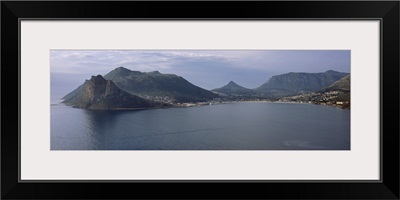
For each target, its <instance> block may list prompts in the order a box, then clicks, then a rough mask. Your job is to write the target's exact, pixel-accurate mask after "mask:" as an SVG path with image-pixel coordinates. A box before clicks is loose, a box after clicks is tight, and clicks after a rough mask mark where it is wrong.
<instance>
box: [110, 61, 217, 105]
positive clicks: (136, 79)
mask: <svg viewBox="0 0 400 200" xmlns="http://www.w3.org/2000/svg"><path fill="white" fill-rule="evenodd" d="M104 78H105V79H108V80H112V81H113V82H114V83H115V85H117V86H118V87H119V88H120V89H122V90H124V91H126V92H129V93H131V94H135V95H138V96H141V97H143V98H146V99H151V100H162V101H166V102H170V103H183V102H200V101H207V100H211V99H213V98H216V97H218V95H217V94H214V93H212V92H210V91H208V90H205V89H203V88H200V87H198V86H195V85H193V84H192V83H190V82H189V81H187V80H186V79H184V78H182V77H180V76H177V75H175V74H162V73H160V72H158V71H154V72H148V73H146V72H139V71H132V70H129V69H127V68H124V67H118V68H116V69H114V70H112V71H111V72H109V73H107V74H106V75H104Z"/></svg>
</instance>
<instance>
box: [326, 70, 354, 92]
mask: <svg viewBox="0 0 400 200" xmlns="http://www.w3.org/2000/svg"><path fill="white" fill-rule="evenodd" d="M326 90H327V91H332V90H341V91H350V74H349V75H347V76H345V77H343V78H341V79H340V80H338V81H336V82H334V83H333V84H332V85H330V86H329V87H328V88H326Z"/></svg>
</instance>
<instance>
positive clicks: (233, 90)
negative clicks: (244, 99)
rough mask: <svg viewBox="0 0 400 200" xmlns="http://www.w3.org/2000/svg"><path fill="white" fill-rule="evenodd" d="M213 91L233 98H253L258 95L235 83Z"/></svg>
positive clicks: (231, 82)
mask: <svg viewBox="0 0 400 200" xmlns="http://www.w3.org/2000/svg"><path fill="white" fill-rule="evenodd" d="M211 91H213V92H216V93H222V94H225V95H231V96H252V95H255V94H256V91H254V90H251V89H248V88H245V87H242V86H240V85H238V84H236V83H235V82H233V81H230V82H229V83H228V84H226V85H225V86H223V87H220V88H216V89H213V90H211Z"/></svg>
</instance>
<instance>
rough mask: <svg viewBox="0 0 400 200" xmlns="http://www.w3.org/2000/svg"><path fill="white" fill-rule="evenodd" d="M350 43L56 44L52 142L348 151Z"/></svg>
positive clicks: (54, 145) (82, 146)
mask: <svg viewBox="0 0 400 200" xmlns="http://www.w3.org/2000/svg"><path fill="white" fill-rule="evenodd" d="M350 56H351V51H350V50H51V51H50V98H51V99H50V120H51V122H50V144H51V146H50V149H51V150H136V151H137V150H350V149H351V147H350V111H351V106H350V105H351V104H350Z"/></svg>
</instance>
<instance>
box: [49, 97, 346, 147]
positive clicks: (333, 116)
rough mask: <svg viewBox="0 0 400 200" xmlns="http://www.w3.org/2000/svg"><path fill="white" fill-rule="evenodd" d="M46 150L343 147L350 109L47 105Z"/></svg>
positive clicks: (265, 105) (275, 105)
mask: <svg viewBox="0 0 400 200" xmlns="http://www.w3.org/2000/svg"><path fill="white" fill-rule="evenodd" d="M51 149H52V150H349V149H350V111H349V110H344V109H339V108H335V107H329V106H320V105H312V104H290V103H266V102H246V103H228V104H219V105H211V106H202V107H190V108H168V109H152V110H141V111H91V110H83V109H76V108H72V107H69V106H65V105H63V104H60V103H55V104H52V105H51Z"/></svg>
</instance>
